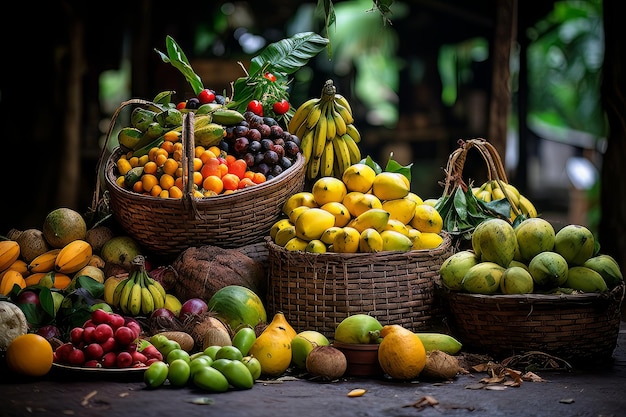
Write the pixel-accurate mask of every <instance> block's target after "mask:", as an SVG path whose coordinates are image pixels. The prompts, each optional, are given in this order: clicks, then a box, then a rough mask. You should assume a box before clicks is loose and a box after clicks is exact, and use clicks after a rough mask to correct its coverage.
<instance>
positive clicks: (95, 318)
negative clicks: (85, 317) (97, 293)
mask: <svg viewBox="0 0 626 417" xmlns="http://www.w3.org/2000/svg"><path fill="white" fill-rule="evenodd" d="M91 321H92V322H93V323H94V324H100V323H109V322H110V314H109V312H108V311H106V310H103V309H101V308H98V309H96V310H94V311H93V312H92V313H91Z"/></svg>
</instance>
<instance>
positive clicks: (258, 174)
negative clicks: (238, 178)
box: [252, 172, 267, 184]
mask: <svg viewBox="0 0 626 417" xmlns="http://www.w3.org/2000/svg"><path fill="white" fill-rule="evenodd" d="M252 181H254V183H255V184H261V183H263V182H265V181H267V178H265V175H263V173H261V172H255V173H254V176H253V177H252Z"/></svg>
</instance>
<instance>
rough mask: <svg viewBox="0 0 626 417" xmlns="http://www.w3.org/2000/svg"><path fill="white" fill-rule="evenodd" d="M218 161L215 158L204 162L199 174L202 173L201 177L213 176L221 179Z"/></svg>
mask: <svg viewBox="0 0 626 417" xmlns="http://www.w3.org/2000/svg"><path fill="white" fill-rule="evenodd" d="M219 165H220V161H219V159H217V158H209V159H207V160H206V161H204V165H202V168H200V172H201V173H202V177H204V178H207V177H210V176H211V175H215V176H217V177H219V178H221V177H222V173H221V171H220V169H219Z"/></svg>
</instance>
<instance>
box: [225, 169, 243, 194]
mask: <svg viewBox="0 0 626 417" xmlns="http://www.w3.org/2000/svg"><path fill="white" fill-rule="evenodd" d="M222 182H223V183H224V189H225V190H231V191H232V190H236V189H238V188H239V177H238V176H237V175H235V174H230V173H229V174H225V175H224V176H223V177H222Z"/></svg>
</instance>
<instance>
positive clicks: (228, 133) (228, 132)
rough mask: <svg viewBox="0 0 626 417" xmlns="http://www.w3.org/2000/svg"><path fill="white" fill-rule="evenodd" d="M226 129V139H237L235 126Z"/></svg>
mask: <svg viewBox="0 0 626 417" xmlns="http://www.w3.org/2000/svg"><path fill="white" fill-rule="evenodd" d="M224 130H225V131H226V135H225V136H224V139H235V134H234V130H235V126H227V127H226V129H224Z"/></svg>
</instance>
